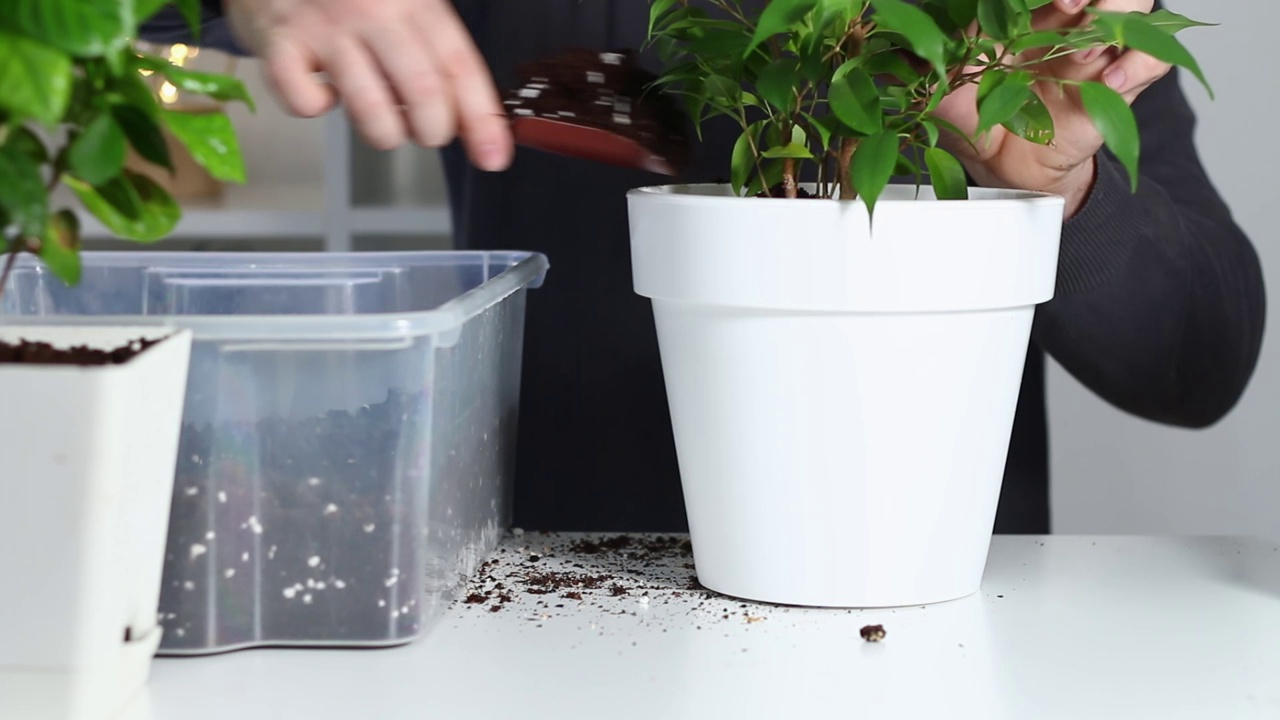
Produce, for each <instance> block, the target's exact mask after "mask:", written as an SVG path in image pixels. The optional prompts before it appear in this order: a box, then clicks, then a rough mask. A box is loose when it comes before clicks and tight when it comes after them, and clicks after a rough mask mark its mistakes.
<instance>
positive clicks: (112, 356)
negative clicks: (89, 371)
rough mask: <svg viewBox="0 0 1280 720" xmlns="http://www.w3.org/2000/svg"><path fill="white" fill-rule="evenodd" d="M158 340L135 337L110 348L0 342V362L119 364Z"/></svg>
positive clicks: (10, 363) (89, 365)
mask: <svg viewBox="0 0 1280 720" xmlns="http://www.w3.org/2000/svg"><path fill="white" fill-rule="evenodd" d="M158 342H160V341H159V340H146V339H138V340H134V341H132V342H129V343H126V344H125V345H121V346H119V347H117V348H114V349H111V350H102V349H98V348H91V347H88V346H87V345H76V346H74V347H69V348H59V347H54V346H53V345H51V344H49V343H46V342H33V341H30V340H22V341H20V342H16V343H8V342H0V363H3V364H8V365H80V366H84V367H100V366H104V365H123V364H124V363H127V362H129V361H130V360H132V359H133V358H135V357H137V356H138V355H140V354H142V353H143V352H145V351H146V350H147V348H150V347H151V346H152V345H155V344H156V343H158Z"/></svg>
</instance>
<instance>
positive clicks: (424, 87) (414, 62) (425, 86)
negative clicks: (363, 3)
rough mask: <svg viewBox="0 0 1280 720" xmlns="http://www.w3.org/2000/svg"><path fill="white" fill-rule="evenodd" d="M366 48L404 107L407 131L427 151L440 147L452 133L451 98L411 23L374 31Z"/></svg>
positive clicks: (439, 70) (390, 25)
mask: <svg viewBox="0 0 1280 720" xmlns="http://www.w3.org/2000/svg"><path fill="white" fill-rule="evenodd" d="M374 34H375V35H376V36H377V37H376V38H375V39H374V41H373V42H372V43H370V48H371V49H372V51H373V52H374V53H375V54H376V56H377V58H378V61H379V63H380V64H381V66H382V68H383V70H384V71H385V72H386V73H387V77H388V79H389V80H390V81H391V84H392V86H393V88H394V90H395V93H396V95H397V96H398V97H399V100H400V102H401V103H402V104H403V105H404V106H405V115H406V116H407V121H408V125H409V131H410V133H411V134H412V135H413V137H414V139H415V140H417V142H418V143H419V144H421V145H425V146H427V147H441V146H443V145H446V144H448V142H449V141H450V140H452V139H453V136H454V132H455V129H456V122H455V113H454V111H453V106H454V103H453V97H452V93H451V92H450V88H449V87H447V86H446V84H445V82H444V79H443V78H442V77H441V69H440V68H439V67H438V64H437V63H436V62H435V60H434V59H433V58H432V53H431V52H430V51H429V50H428V44H427V40H426V38H424V37H423V36H422V34H421V33H419V32H417V27H416V25H414V24H413V23H389V24H387V25H384V26H382V27H379V28H377V29H376V30H375V31H374Z"/></svg>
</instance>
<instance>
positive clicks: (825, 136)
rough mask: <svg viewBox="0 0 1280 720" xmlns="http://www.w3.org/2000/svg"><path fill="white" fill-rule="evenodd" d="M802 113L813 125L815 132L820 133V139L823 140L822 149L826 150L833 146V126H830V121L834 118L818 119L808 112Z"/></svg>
mask: <svg viewBox="0 0 1280 720" xmlns="http://www.w3.org/2000/svg"><path fill="white" fill-rule="evenodd" d="M800 114H801V115H803V116H804V119H805V120H807V121H808V122H809V124H810V125H811V126H813V130H814V132H816V133H818V139H819V141H821V142H822V149H823V150H826V149H827V148H829V147H831V128H830V127H829V126H828V123H830V122H831V121H832V118H830V117H825V118H822V119H818V118H816V117H814V116H812V115H810V114H809V113H806V112H802V113H800Z"/></svg>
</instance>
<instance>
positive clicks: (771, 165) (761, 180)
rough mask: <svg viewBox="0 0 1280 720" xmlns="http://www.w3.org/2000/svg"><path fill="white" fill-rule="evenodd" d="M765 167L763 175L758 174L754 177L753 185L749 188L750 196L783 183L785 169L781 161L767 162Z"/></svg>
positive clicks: (764, 163) (764, 164)
mask: <svg viewBox="0 0 1280 720" xmlns="http://www.w3.org/2000/svg"><path fill="white" fill-rule="evenodd" d="M763 166H764V172H763V174H760V173H757V174H756V175H754V176H752V178H751V183H750V184H749V185H748V186H747V194H748V195H755V194H756V193H759V192H762V191H763V190H764V189H765V188H772V187H773V186H775V185H777V184H778V183H780V182H782V170H783V168H782V161H781V160H765V161H764V162H763Z"/></svg>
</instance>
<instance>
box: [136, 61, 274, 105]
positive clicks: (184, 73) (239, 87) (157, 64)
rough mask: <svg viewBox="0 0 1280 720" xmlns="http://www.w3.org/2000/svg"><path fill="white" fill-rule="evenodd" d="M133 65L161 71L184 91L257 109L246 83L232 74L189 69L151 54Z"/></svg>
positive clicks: (175, 85)
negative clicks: (236, 102) (237, 102)
mask: <svg viewBox="0 0 1280 720" xmlns="http://www.w3.org/2000/svg"><path fill="white" fill-rule="evenodd" d="M133 66H134V67H135V68H144V69H147V70H151V71H153V72H157V73H160V74H161V75H162V76H164V78H165V79H166V80H168V81H169V82H171V83H173V86H174V87H176V88H178V89H179V90H182V91H183V92H189V93H195V94H197V95H207V96H208V97H211V98H213V99H214V100H222V101H224V102H231V101H235V100H239V101H240V102H243V103H244V104H245V105H246V106H248V107H249V109H250V110H254V109H256V106H255V105H254V103H253V98H252V97H251V96H250V95H249V90H248V89H247V88H245V85H244V83H243V82H241V81H240V80H239V79H238V78H235V77H232V76H230V75H219V74H216V73H206V72H197V71H195V70H187V69H186V68H180V67H178V66H177V65H174V64H173V63H171V62H169V61H168V60H165V59H163V58H157V57H152V56H150V55H143V56H142V57H136V58H134V61H133Z"/></svg>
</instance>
